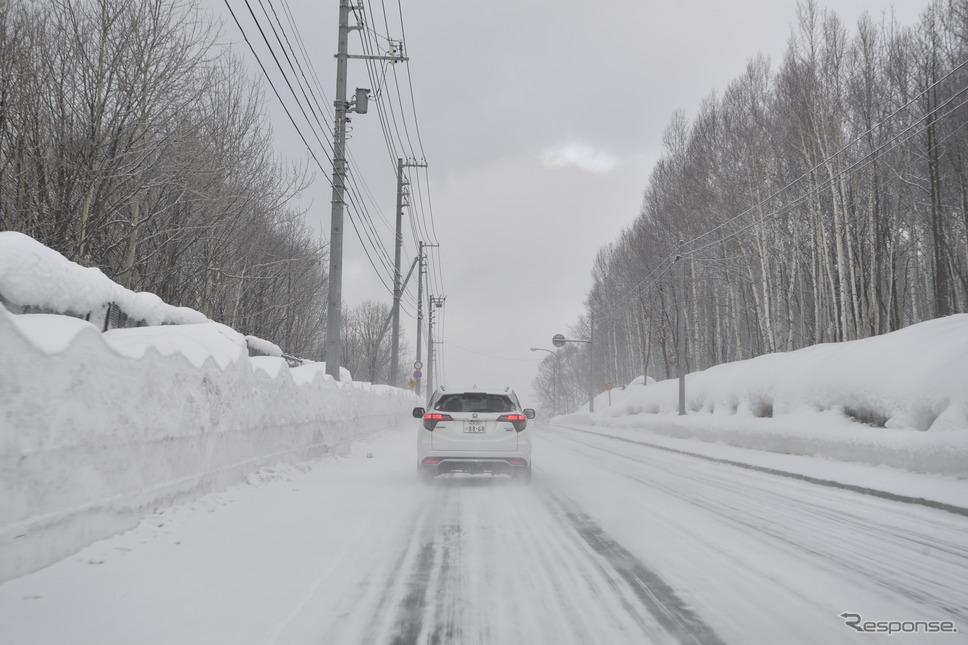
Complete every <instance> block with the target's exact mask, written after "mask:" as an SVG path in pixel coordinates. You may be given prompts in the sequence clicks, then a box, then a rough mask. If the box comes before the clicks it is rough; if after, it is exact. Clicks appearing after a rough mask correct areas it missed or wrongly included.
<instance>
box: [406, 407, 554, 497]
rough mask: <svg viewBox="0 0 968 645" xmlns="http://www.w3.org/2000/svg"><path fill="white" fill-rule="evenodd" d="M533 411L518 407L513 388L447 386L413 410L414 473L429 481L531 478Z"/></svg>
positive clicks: (526, 480)
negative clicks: (460, 476)
mask: <svg viewBox="0 0 968 645" xmlns="http://www.w3.org/2000/svg"><path fill="white" fill-rule="evenodd" d="M534 415H535V412H534V410H533V409H531V408H524V409H522V408H521V404H520V403H519V402H518V396H517V394H515V393H514V391H513V390H512V389H511V388H506V389H504V390H494V389H479V388H474V389H470V390H447V389H444V388H441V389H439V390H437V391H436V392H434V394H433V396H432V397H430V403H429V404H428V408H427V409H424V408H414V410H413V416H414V418H417V419H421V420H422V422H421V424H420V426H419V427H418V430H417V432H418V434H417V472H418V473H419V475H420V478H421V479H422V480H423V481H426V482H429V481H431V480H433V479H434V477H436V476H437V475H443V474H446V473H470V474H482V473H490V474H492V475H510V476H511V477H512V478H514V479H516V480H518V481H522V482H530V481H531V430H530V429H528V420H529V419H533V418H534Z"/></svg>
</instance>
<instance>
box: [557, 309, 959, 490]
mask: <svg viewBox="0 0 968 645" xmlns="http://www.w3.org/2000/svg"><path fill="white" fill-rule="evenodd" d="M685 381H686V410H687V412H688V414H687V415H685V416H681V417H680V416H678V404H679V383H678V380H677V379H668V380H665V381H661V382H658V383H649V384H648V385H644V384H643V382H642V379H641V378H639V379H636V380H635V381H633V383H631V384H629V385H628V386H626V387H624V388H615V389H613V390H611V392H610V393H603V394H600V395H598V396H597V397H596V399H595V412H594V414H589V413H588V406H587V405H586V406H584V407H583V409H582V410H581V411H579V412H576V413H575V414H571V415H565V416H562V417H560V418H559V421H560V422H561V423H565V424H571V425H588V426H600V427H613V428H625V429H636V428H639V429H648V430H649V431H651V432H658V433H662V434H666V435H670V436H675V437H690V438H697V439H702V440H704V441H717V442H724V443H728V444H732V445H736V446H743V447H747V448H757V449H760V450H767V451H771V452H778V453H789V454H798V455H814V456H823V457H829V458H834V459H841V460H847V461H859V462H866V463H870V464H884V465H888V466H893V467H899V468H904V469H908V470H912V471H917V472H935V473H945V474H950V475H957V476H968V314H958V315H954V316H948V317H945V318H940V319H936V320H930V321H927V322H924V323H921V324H918V325H912V326H910V327H907V328H905V329H901V330H899V331H896V332H893V333H890V334H884V335H882V336H878V337H874V338H868V339H864V340H857V341H852V342H846V343H830V344H823V345H816V346H813V347H808V348H806V349H801V350H798V351H793V352H787V353H776V354H768V355H764V356H759V357H757V358H753V359H750V360H746V361H738V362H735V363H728V364H724V365H718V366H716V367H712V368H710V369H707V370H704V371H702V372H696V373H693V374H688V375H687V376H686V379H685Z"/></svg>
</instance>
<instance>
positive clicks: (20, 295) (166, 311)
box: [0, 231, 211, 325]
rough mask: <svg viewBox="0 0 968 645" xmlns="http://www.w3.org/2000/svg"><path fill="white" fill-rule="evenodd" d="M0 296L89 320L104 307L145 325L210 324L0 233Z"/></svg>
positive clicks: (100, 315)
mask: <svg viewBox="0 0 968 645" xmlns="http://www.w3.org/2000/svg"><path fill="white" fill-rule="evenodd" d="M0 295H2V297H3V299H4V300H6V301H7V302H10V303H13V304H15V305H18V306H21V307H23V306H29V307H32V308H39V309H43V310H46V311H56V312H58V313H71V314H73V315H76V316H79V317H82V318H84V317H89V318H91V319H95V318H100V319H102V320H103V317H104V315H105V313H106V309H107V305H108V304H109V303H112V302H113V303H114V304H116V305H118V306H119V307H120V308H121V309H122V310H123V311H124V312H125V313H126V314H127V315H128V316H130V317H132V318H134V319H135V320H143V321H144V322H145V323H147V324H149V325H162V324H191V323H204V322H211V321H210V320H209V319H208V318H207V317H206V316H205V315H203V314H202V313H201V312H199V311H195V310H194V309H189V308H187V307H175V306H172V305H169V304H167V303H165V302H164V301H163V300H162V299H161V298H159V297H158V296H156V295H155V294H153V293H146V292H139V293H136V292H134V291H131V290H129V289H126V288H124V287H122V286H121V285H119V284H117V283H116V282H114V281H113V280H111V279H110V278H108V277H107V276H106V275H104V273H103V272H102V271H101V270H100V269H98V268H96V267H85V266H81V265H79V264H77V263H76V262H71V261H70V260H68V259H67V258H65V257H64V256H63V255H61V254H60V253H58V252H57V251H54V250H53V249H50V248H48V247H46V246H44V245H43V244H41V243H40V242H38V241H36V240H34V239H33V238H31V237H30V236H27V235H24V234H23V233H17V232H15V231H3V232H0Z"/></svg>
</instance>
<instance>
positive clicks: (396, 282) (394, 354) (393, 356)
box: [390, 158, 427, 385]
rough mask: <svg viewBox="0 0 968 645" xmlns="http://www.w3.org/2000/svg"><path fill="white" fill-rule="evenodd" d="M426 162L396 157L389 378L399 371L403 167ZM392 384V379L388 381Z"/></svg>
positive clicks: (411, 166)
mask: <svg viewBox="0 0 968 645" xmlns="http://www.w3.org/2000/svg"><path fill="white" fill-rule="evenodd" d="M426 167H427V162H425V161H424V162H421V163H417V162H416V161H406V162H404V160H403V159H400V158H398V159H397V237H396V250H395V251H394V269H393V333H392V336H391V338H392V341H391V344H390V346H391V350H390V374H391V375H392V377H391V378H396V375H397V374H398V373H399V371H400V299H401V298H402V297H403V287H402V285H401V283H400V254H401V252H402V249H403V207H404V206H408V205H409V204H406V203H405V201H404V198H405V197H407V196H408V194H407V193H406V190H405V188H406V186H407V185H408V184H409V182H407V181H406V178H405V177H404V176H403V169H404V168H426ZM390 384H391V385H393V383H392V381H391V383H390Z"/></svg>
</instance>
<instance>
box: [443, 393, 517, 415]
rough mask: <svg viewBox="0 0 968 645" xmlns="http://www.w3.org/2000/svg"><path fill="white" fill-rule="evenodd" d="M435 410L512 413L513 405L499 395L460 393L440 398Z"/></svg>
mask: <svg viewBox="0 0 968 645" xmlns="http://www.w3.org/2000/svg"><path fill="white" fill-rule="evenodd" d="M434 409H435V410H440V411H441V412H514V411H515V407H514V403H512V402H511V399H510V398H508V397H506V396H503V395H501V394H483V393H477V392H461V393H460V394H445V395H443V396H442V397H440V400H439V401H437V404H436V405H435V406H434Z"/></svg>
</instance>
